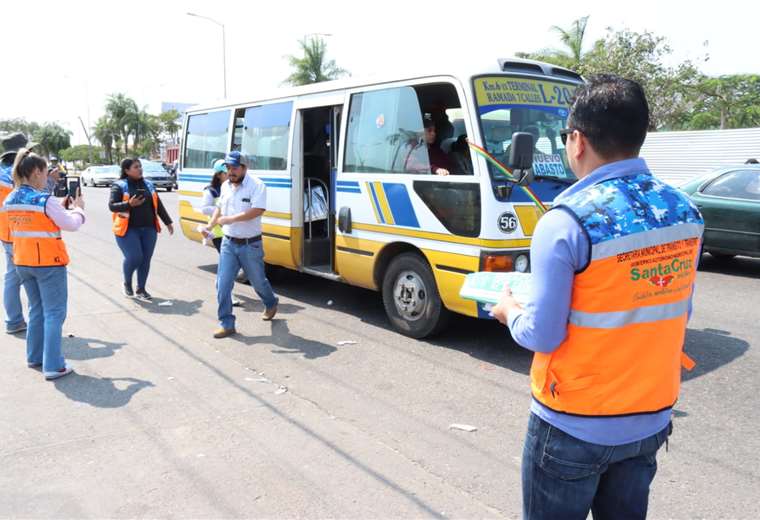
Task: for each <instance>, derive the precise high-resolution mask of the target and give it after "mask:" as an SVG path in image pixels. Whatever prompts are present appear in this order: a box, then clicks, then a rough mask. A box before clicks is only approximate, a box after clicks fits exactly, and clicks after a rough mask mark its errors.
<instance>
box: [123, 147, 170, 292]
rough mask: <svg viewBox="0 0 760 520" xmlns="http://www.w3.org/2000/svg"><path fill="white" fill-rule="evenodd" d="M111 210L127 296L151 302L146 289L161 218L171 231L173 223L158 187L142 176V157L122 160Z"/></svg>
mask: <svg viewBox="0 0 760 520" xmlns="http://www.w3.org/2000/svg"><path fill="white" fill-rule="evenodd" d="M108 209H110V210H111V211H112V212H113V233H114V235H116V244H117V245H118V246H119V249H121V252H122V253H123V254H124V263H123V270H124V295H125V296H127V297H130V298H132V297H136V298H137V299H139V300H142V301H145V302H150V301H152V299H153V298H152V297H151V295H150V294H148V292H147V291H146V290H145V284H146V282H147V281H148V273H149V272H150V260H151V258H152V257H153V250H154V249H155V247H156V238H157V237H158V233H159V232H160V231H161V225H160V224H159V218H160V219H161V221H163V223H164V224H165V225H166V228H167V229H168V230H169V234H174V226H173V225H172V219H171V217H169V213H167V212H166V208H164V205H163V204H162V203H161V199H159V198H158V192H157V191H156V188H155V186H153V183H151V182H150V181H149V180H147V179H144V178H143V171H142V164H141V163H140V160H139V159H124V160H123V161H122V162H121V179H120V180H118V181H116V182H115V183H114V184H113V185H112V186H111V199H110V201H109V202H108ZM135 271H137V291H134V290H133V289H132V278H133V275H134V273H135Z"/></svg>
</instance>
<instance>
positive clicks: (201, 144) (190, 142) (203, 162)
mask: <svg viewBox="0 0 760 520" xmlns="http://www.w3.org/2000/svg"><path fill="white" fill-rule="evenodd" d="M229 122H230V111H229V110H221V111H219V112H209V113H206V114H195V115H191V116H190V117H189V119H188V122H187V134H186V135H185V159H184V161H183V167H184V168H204V169H205V168H211V167H212V166H213V163H214V161H216V160H217V159H223V158H224V155H225V154H226V153H227V145H228V143H229V135H230V129H229Z"/></svg>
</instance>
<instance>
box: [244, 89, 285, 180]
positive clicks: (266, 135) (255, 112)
mask: <svg viewBox="0 0 760 520" xmlns="http://www.w3.org/2000/svg"><path fill="white" fill-rule="evenodd" d="M292 111H293V103H292V102H291V101H286V102H284V103H273V104H271V105H260V106H256V107H249V108H246V109H245V112H244V115H243V120H242V123H243V125H242V131H241V140H240V152H241V153H243V154H244V155H246V156H247V157H248V158H249V160H250V161H251V168H252V169H256V170H272V171H283V170H286V169H287V162H288V149H289V141H290V140H289V138H288V137H289V135H290V116H291V113H292ZM236 126H237V125H236ZM236 131H237V129H236Z"/></svg>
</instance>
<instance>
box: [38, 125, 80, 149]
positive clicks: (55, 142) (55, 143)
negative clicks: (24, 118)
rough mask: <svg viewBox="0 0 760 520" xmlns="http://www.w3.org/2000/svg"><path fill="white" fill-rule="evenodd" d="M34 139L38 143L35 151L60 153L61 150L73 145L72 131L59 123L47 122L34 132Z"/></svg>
mask: <svg viewBox="0 0 760 520" xmlns="http://www.w3.org/2000/svg"><path fill="white" fill-rule="evenodd" d="M32 140H33V141H35V142H36V143H38V147H37V148H35V151H39V152H42V153H43V154H48V155H58V154H59V153H60V151H61V150H63V149H65V148H69V147H70V146H71V131H69V130H66V129H65V128H63V127H62V126H61V125H59V124H58V123H45V124H43V125H42V126H41V127H40V128H39V129H38V130H36V131H35V132H34V133H33V134H32Z"/></svg>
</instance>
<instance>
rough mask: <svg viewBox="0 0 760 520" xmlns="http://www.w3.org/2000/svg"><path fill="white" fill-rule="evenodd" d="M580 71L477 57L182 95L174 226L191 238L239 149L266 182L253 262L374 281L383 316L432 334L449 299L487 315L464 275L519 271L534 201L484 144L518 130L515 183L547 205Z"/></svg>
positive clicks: (470, 312)
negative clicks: (524, 179) (529, 151)
mask: <svg viewBox="0 0 760 520" xmlns="http://www.w3.org/2000/svg"><path fill="white" fill-rule="evenodd" d="M581 82H582V80H581V77H580V76H579V75H578V74H576V73H574V72H572V71H570V70H567V69H563V68H560V67H556V66H553V65H548V64H545V63H539V62H533V61H526V60H517V59H509V60H498V61H496V62H494V66H493V67H492V68H490V70H489V69H485V70H467V71H458V72H457V73H455V74H454V73H452V72H451V71H439V72H437V73H435V74H430V75H422V74H420V75H417V76H409V77H387V78H383V79H382V80H372V81H367V80H364V81H362V80H358V79H348V80H339V81H331V82H325V83H318V84H315V85H310V86H305V87H296V88H289V89H282V90H279V91H277V92H275V93H272V94H270V95H258V94H256V93H251V96H250V98H249V99H248V100H245V101H240V102H234V103H232V102H229V103H227V102H226V103H224V104H218V105H213V106H195V107H193V108H192V109H191V110H189V111H188V112H187V113H186V115H185V121H184V138H183V139H182V149H181V154H180V169H179V172H178V182H179V199H180V202H179V205H180V208H179V209H180V222H181V226H182V231H183V233H184V234H185V235H186V236H187V237H188V238H190V239H192V240H196V241H199V242H200V241H201V237H200V235H199V234H198V232H197V231H196V228H197V226H198V224H199V223H205V222H207V220H208V218H207V217H206V216H204V215H203V214H201V212H200V211H199V205H200V201H201V193H202V190H203V188H204V186H205V185H207V184H208V183H209V181H210V179H211V166H212V164H213V162H214V161H215V160H217V159H219V158H222V157H224V155H225V154H226V153H227V152H228V151H230V150H239V151H240V152H242V153H243V154H245V155H246V156H247V158H248V160H249V170H248V171H249V174H250V175H255V176H257V177H259V178H260V179H261V180H262V181H263V182H264V183H265V184H266V186H267V207H266V212H265V213H264V216H263V217H262V218H263V240H264V251H265V260H266V262H267V263H269V264H274V265H279V266H283V267H286V268H290V269H295V270H298V271H303V272H306V273H310V274H313V275H315V276H321V277H324V278H328V279H331V280H338V281H342V282H345V283H348V284H352V285H357V286H360V287H366V288H369V289H373V290H377V291H380V292H381V294H382V298H383V302H384V306H385V310H386V312H387V314H388V317H389V319H390V321H391V323H392V324H393V326H394V327H395V328H397V329H398V330H399V331H400V332H402V333H403V334H406V335H409V336H412V337H417V338H421V337H424V336H427V335H429V334H432V333H435V332H437V331H439V330H440V329H441V328H442V327H443V326H444V324H445V323H446V318H447V317H448V315H449V314H450V313H451V312H456V313H460V314H465V315H467V316H474V317H483V318H485V317H488V313H487V312H486V310H485V309H484V308H483V306H482V305H479V304H476V303H475V302H473V301H468V300H464V299H462V298H461V297H460V296H459V290H460V288H461V286H462V283H463V281H464V277H465V275H466V274H468V273H471V272H475V271H488V270H492V271H498V270H500V271H510V270H517V271H528V270H529V269H530V259H529V247H530V240H531V235H532V233H533V230H534V228H535V225H536V222H537V221H538V218H539V217H540V215H541V211H540V209H539V208H538V205H537V204H535V203H534V200H533V199H531V197H530V196H528V195H527V194H526V193H527V190H523V189H520V188H519V187H518V186H517V185H516V183H515V182H513V181H512V180H510V177H508V176H507V175H505V173H504V172H503V170H502V169H501V168H498V167H497V166H495V165H494V163H493V161H492V160H489V159H488V158H486V157H485V156H486V154H485V153H484V152H487V154H488V155H490V156H491V157H492V158H494V159H496V160H498V161H500V162H502V163H506V162H507V159H506V158H507V156H508V154H509V151H510V145H511V140H512V134H513V133H514V132H518V131H519V132H529V133H531V134H532V135H533V136H534V143H535V144H534V161H533V171H534V175H535V178H534V180H533V182H532V183H531V184H530V189H531V190H532V192H533V193H534V194H535V196H537V197H538V198H539V199H540V200H541V201H542V202H543V203H544V204H546V205H550V204H551V203H552V200H553V199H554V197H555V196H556V195H557V194H558V193H559V192H561V191H562V190H564V189H565V188H566V187H567V186H568V185H569V184H571V183H573V182H574V181H575V180H576V179H575V177H574V175H573V174H572V172H571V171H570V170H569V168H568V165H567V159H566V155H565V150H564V146H563V144H562V140H561V138H560V130H561V129H562V128H563V127H564V126H565V123H566V120H567V115H568V107H569V103H570V98H571V96H572V94H573V92H574V90H575V89H576V88H577V86H578V85H579V84H580V83H581ZM429 120H432V121H433V126H434V128H435V138H434V141H432V142H431V138H430V136H428V138H427V140H426V133H425V126H428V127H430V126H431V124H430V122H429ZM426 121H427V122H426ZM432 147H435V148H436V150H434V152H435V153H433V151H431V149H432ZM437 163H442V164H444V165H445V166H446V168H444V169H445V170H447V171H448V173H449V174H448V175H440V173H443V172H441V171H440V170H439V168H440V166H441V165H440V164H437ZM434 170H436V171H437V172H438V173H439V174H436V173H434ZM534 198H535V197H534Z"/></svg>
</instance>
